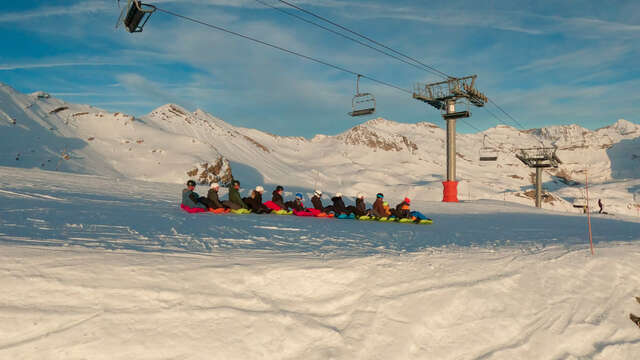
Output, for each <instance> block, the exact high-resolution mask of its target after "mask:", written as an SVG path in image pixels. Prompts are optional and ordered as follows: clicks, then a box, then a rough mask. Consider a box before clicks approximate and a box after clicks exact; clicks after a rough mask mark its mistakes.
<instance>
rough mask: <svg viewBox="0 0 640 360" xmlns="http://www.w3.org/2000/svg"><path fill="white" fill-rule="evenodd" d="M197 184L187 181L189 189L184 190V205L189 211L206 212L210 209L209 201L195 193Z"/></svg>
mask: <svg viewBox="0 0 640 360" xmlns="http://www.w3.org/2000/svg"><path fill="white" fill-rule="evenodd" d="M195 188H196V182H195V181H193V180H189V181H187V188H186V189H183V190H182V204H181V205H183V206H184V207H187V208H188V209H202V210H204V211H206V210H208V209H209V207H210V206H209V205H210V203H209V200H208V199H207V198H205V197H202V196H200V195H198V193H197V192H195V191H194V190H195Z"/></svg>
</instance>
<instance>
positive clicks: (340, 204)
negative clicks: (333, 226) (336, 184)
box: [331, 192, 355, 216]
mask: <svg viewBox="0 0 640 360" xmlns="http://www.w3.org/2000/svg"><path fill="white" fill-rule="evenodd" d="M331 201H333V210H334V211H335V213H336V216H338V215H341V214H345V215H351V213H353V211H354V210H355V208H354V207H353V206H349V207H346V206H345V205H344V201H343V200H342V193H340V192H338V193H336V194H335V196H334V197H332V198H331Z"/></svg>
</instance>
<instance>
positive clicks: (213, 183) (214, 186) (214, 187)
mask: <svg viewBox="0 0 640 360" xmlns="http://www.w3.org/2000/svg"><path fill="white" fill-rule="evenodd" d="M219 187H220V185H218V183H217V182H212V183H211V188H212V189H217V188H219Z"/></svg>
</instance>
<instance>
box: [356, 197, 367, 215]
mask: <svg viewBox="0 0 640 360" xmlns="http://www.w3.org/2000/svg"><path fill="white" fill-rule="evenodd" d="M368 213H369V212H368V211H367V204H365V202H364V200H363V199H360V198H358V199H356V215H358V216H364V215H367V214H368Z"/></svg>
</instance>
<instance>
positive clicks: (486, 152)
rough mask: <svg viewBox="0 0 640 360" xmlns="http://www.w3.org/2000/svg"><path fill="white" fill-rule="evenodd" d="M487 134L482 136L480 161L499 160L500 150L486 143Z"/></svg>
mask: <svg viewBox="0 0 640 360" xmlns="http://www.w3.org/2000/svg"><path fill="white" fill-rule="evenodd" d="M485 140H487V134H485V135H484V137H483V138H482V147H481V148H480V161H496V160H498V150H497V149H496V148H494V147H490V146H487V145H486V144H485Z"/></svg>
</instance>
